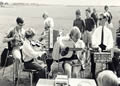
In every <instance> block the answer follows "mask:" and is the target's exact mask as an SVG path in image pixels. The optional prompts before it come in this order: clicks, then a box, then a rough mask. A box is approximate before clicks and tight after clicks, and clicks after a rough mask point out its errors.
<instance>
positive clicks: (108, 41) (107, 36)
mask: <svg viewBox="0 0 120 86" xmlns="http://www.w3.org/2000/svg"><path fill="white" fill-rule="evenodd" d="M101 35H102V26H99V27H98V28H96V29H95V31H94V32H93V35H92V47H95V48H97V47H99V45H100V44H101ZM103 39H104V40H103V44H104V45H106V50H109V49H111V48H113V42H114V41H113V36H112V32H111V30H110V29H109V28H107V27H106V26H104V38H103Z"/></svg>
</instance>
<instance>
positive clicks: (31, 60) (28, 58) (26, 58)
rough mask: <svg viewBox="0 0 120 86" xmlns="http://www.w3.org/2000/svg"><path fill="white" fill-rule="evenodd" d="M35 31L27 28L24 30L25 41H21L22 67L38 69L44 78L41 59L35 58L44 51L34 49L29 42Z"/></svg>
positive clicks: (43, 65)
mask: <svg viewBox="0 0 120 86" xmlns="http://www.w3.org/2000/svg"><path fill="white" fill-rule="evenodd" d="M34 35H35V32H34V30H33V29H28V30H26V31H25V41H24V43H23V48H22V53H23V58H22V61H23V62H24V67H25V68H26V69H34V70H38V71H39V72H40V73H42V74H43V78H45V67H46V65H45V64H44V62H43V61H40V60H38V59H37V57H41V56H42V55H43V54H45V53H46V52H45V51H39V52H37V51H35V50H34V49H33V47H32V45H31V43H30V41H31V40H32V38H33V37H34Z"/></svg>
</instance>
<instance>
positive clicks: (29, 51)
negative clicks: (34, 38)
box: [22, 39, 45, 61]
mask: <svg viewBox="0 0 120 86" xmlns="http://www.w3.org/2000/svg"><path fill="white" fill-rule="evenodd" d="M22 52H23V60H24V61H30V60H31V59H33V58H37V57H38V56H42V55H43V54H44V53H45V51H39V52H37V51H35V50H34V49H33V48H32V46H31V45H30V42H29V41H28V40H27V39H26V40H25V41H24V43H23V47H22Z"/></svg>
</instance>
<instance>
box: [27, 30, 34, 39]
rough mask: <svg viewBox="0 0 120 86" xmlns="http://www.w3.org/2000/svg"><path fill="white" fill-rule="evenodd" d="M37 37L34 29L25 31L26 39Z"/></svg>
mask: <svg viewBox="0 0 120 86" xmlns="http://www.w3.org/2000/svg"><path fill="white" fill-rule="evenodd" d="M34 35H35V30H34V29H33V28H28V30H26V31H25V37H26V38H27V39H28V38H32V37H33V36H34Z"/></svg>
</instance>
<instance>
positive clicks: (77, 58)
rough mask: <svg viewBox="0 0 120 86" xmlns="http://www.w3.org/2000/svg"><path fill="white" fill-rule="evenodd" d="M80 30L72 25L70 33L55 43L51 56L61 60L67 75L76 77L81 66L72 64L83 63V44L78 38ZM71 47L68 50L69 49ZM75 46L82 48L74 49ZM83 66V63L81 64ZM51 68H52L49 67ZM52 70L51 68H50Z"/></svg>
mask: <svg viewBox="0 0 120 86" xmlns="http://www.w3.org/2000/svg"><path fill="white" fill-rule="evenodd" d="M80 36H81V33H80V30H79V28H78V27H76V26H75V27H73V28H72V30H71V31H70V34H69V35H68V36H66V37H61V38H59V40H58V41H57V42H56V43H55V45H54V48H53V53H52V57H53V59H54V60H58V61H60V62H61V61H63V69H64V71H65V73H66V74H67V75H68V77H69V78H70V77H75V78H76V77H78V74H79V71H80V69H81V66H80V65H79V66H73V65H74V64H84V61H85V55H84V54H85V53H84V47H85V44H84V42H83V41H82V40H80ZM70 48H71V49H73V50H72V51H69V49H70ZM75 48H81V49H83V50H80V51H76V50H74V49H75ZM82 66H83V65H82ZM51 69H52V68H51ZM52 70H53V69H52Z"/></svg>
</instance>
